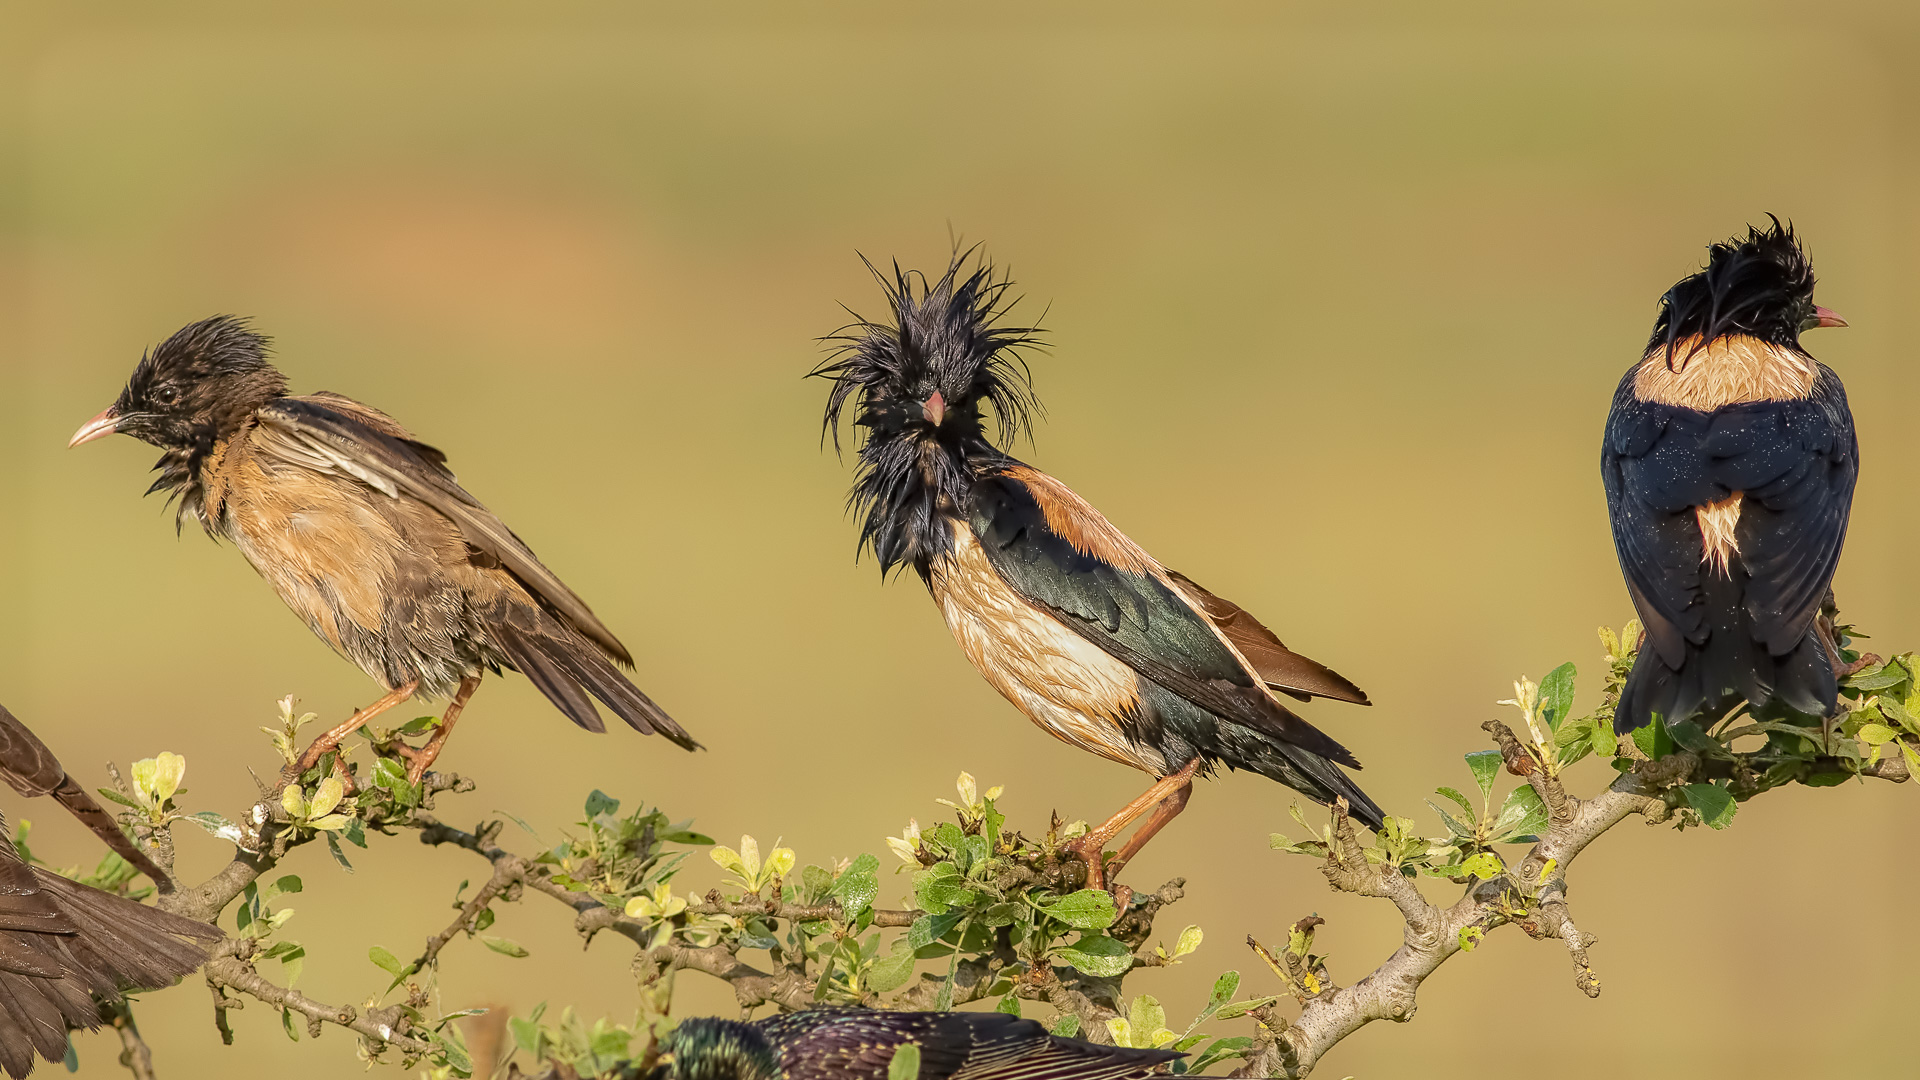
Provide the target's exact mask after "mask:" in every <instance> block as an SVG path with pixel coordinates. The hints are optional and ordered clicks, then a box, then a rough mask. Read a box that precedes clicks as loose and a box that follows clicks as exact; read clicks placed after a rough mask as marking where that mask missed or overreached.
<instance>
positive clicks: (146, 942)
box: [0, 845, 220, 1080]
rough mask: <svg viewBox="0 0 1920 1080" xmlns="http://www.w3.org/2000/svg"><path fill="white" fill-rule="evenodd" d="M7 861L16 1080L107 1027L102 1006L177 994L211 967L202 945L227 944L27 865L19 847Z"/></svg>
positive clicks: (11, 1047) (4, 1058)
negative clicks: (174, 989)
mask: <svg viewBox="0 0 1920 1080" xmlns="http://www.w3.org/2000/svg"><path fill="white" fill-rule="evenodd" d="M0 855H3V856H4V857H5V861H6V863H7V865H6V868H5V870H6V878H7V881H8V885H9V889H8V893H7V902H6V904H5V905H4V910H0V1068H4V1069H5V1070H6V1072H7V1074H8V1075H9V1076H11V1077H13V1078H14V1080H20V1078H21V1077H24V1076H26V1075H27V1073H28V1072H29V1071H30V1070H31V1069H32V1068H33V1066H34V1053H35V1051H38V1052H39V1054H40V1055H41V1056H42V1057H45V1058H47V1059H48V1060H50V1061H59V1060H60V1059H61V1058H62V1057H63V1056H65V1054H66V1049H67V1033H68V1032H70V1031H75V1030H87V1029H92V1028H95V1027H98V1026H99V1024H100V1005H101V1003H112V1002H116V1001H118V1000H119V999H120V997H121V995H123V994H126V993H128V992H131V991H136V990H157V989H160V988H161V987H165V986H171V985H173V984H174V983H175V982H177V981H179V980H180V978H181V977H182V976H185V975H187V974H189V973H190V972H192V971H193V970H194V969H196V968H198V967H199V966H200V965H201V964H204V963H206V961H207V954H206V951H205V950H204V949H203V948H202V947H201V946H200V945H198V944H195V943H194V942H213V941H218V940H219V939H220V931H218V930H216V929H214V928H213V927H211V926H208V925H207V924H205V923H201V922H195V921H194V920H192V919H186V918H182V917H181V916H178V915H172V914H169V913H167V912H164V911H161V910H159V909H158V908H151V907H147V906H145V905H143V904H137V903H134V902H133V901H131V900H127V899H124V898H122V897H118V896H113V895H111V894H108V893H104V892H101V891H100V890H98V889H94V888H90V887H88V886H85V885H82V884H80V883H79V882H77V881H69V880H68V879H66V878H63V877H61V876H60V875H58V874H54V873H51V872H49V871H46V870H42V869H39V868H38V867H28V866H25V865H23V864H21V863H20V862H19V861H18V859H19V856H18V855H17V854H16V853H15V852H14V851H13V849H12V846H11V845H5V851H4V852H3V853H0ZM22 886H25V887H24V888H22ZM182 938H188V939H191V940H184V941H183V940H181V939H182Z"/></svg>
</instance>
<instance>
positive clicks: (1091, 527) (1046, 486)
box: [1004, 465, 1161, 576]
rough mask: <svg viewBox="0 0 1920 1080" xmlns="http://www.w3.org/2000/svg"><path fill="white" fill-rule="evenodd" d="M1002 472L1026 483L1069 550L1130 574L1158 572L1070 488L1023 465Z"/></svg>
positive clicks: (1149, 559) (1137, 548)
mask: <svg viewBox="0 0 1920 1080" xmlns="http://www.w3.org/2000/svg"><path fill="white" fill-rule="evenodd" d="M1004 475H1006V476H1010V477H1012V478H1013V479H1015V480H1018V481H1020V482H1021V483H1023V484H1025V485H1026V486H1027V490H1028V491H1030V492H1032V493H1033V501H1034V502H1036V503H1038V504H1039V506H1040V512H1041V513H1042V514H1045V515H1046V518H1047V528H1049V529H1052V530H1053V531H1054V533H1055V534H1056V535H1058V536H1059V537H1060V538H1061V539H1062V540H1065V541H1066V542H1067V543H1069V544H1071V545H1073V550H1075V551H1077V552H1079V553H1081V554H1082V555H1091V556H1093V557H1094V558H1096V559H1101V560H1104V561H1106V562H1109V563H1112V564H1113V565H1114V566H1116V567H1118V568H1119V569H1121V570H1125V571H1126V572H1128V573H1130V574H1145V575H1149V576H1158V575H1159V574H1160V573H1161V569H1160V564H1159V563H1157V562H1155V561H1154V560H1153V556H1151V555H1148V554H1147V553H1146V552H1145V551H1144V550H1142V549H1141V547H1140V545H1138V544H1136V543H1134V542H1133V541H1132V540H1130V539H1128V538H1127V534H1125V533H1123V532H1121V531H1120V530H1119V529H1116V528H1114V527H1113V523H1112V522H1110V521H1108V520H1107V519H1106V518H1105V517H1103V516H1102V515H1101V513H1100V511H1098V510H1095V509H1094V508H1093V506H1092V504H1090V503H1088V502H1087V500H1085V499H1083V498H1081V497H1080V496H1078V495H1076V494H1074V493H1073V489H1072V488H1070V487H1068V486H1067V485H1065V484H1063V483H1061V482H1060V481H1058V480H1055V479H1054V478H1053V477H1051V476H1048V475H1047V474H1046V473H1043V472H1041V471H1040V470H1038V469H1035V468H1032V467H1030V466H1026V465H1015V466H1014V467H1013V468H1011V469H1008V470H1007V471H1006V473H1005V474H1004Z"/></svg>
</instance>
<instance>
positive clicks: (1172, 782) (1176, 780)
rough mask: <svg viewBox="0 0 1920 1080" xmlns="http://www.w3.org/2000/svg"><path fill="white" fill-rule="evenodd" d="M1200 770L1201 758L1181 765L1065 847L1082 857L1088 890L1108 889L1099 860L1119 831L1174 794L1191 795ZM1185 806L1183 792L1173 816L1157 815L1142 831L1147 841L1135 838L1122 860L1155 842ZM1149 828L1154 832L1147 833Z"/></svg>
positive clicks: (1168, 799)
mask: <svg viewBox="0 0 1920 1080" xmlns="http://www.w3.org/2000/svg"><path fill="white" fill-rule="evenodd" d="M1199 768H1200V758H1199V757H1198V756H1196V757H1195V758H1194V759H1193V760H1192V761H1189V762H1187V763H1186V764H1185V765H1183V766H1181V767H1180V771H1179V772H1176V773H1174V774H1173V775H1171V776H1166V777H1162V778H1161V779H1160V780H1159V781H1157V782H1156V783H1155V784H1154V785H1153V786H1152V787H1150V788H1148V789H1147V791H1146V794H1144V795H1142V796H1140V797H1139V798H1137V799H1135V800H1133V801H1132V802H1130V803H1128V804H1127V805H1125V806H1123V807H1121V808H1120V812H1119V813H1117V814H1115V815H1113V816H1112V817H1110V818H1108V819H1107V820H1106V821H1105V822H1104V823H1102V824H1101V825H1100V827H1099V828H1097V829H1094V830H1093V831H1092V832H1089V833H1088V834H1087V835H1085V836H1083V837H1081V838H1080V839H1078V840H1075V841H1073V842H1072V843H1069V844H1066V845H1064V847H1065V850H1067V851H1069V852H1072V853H1073V854H1074V855H1076V856H1078V857H1079V858H1080V861H1081V862H1084V863H1086V864H1087V888H1089V889H1104V888H1106V887H1107V885H1106V870H1105V868H1104V867H1103V866H1102V865H1101V861H1100V859H1101V855H1102V853H1103V852H1104V851H1105V850H1106V846H1107V842H1108V841H1110V840H1112V839H1113V838H1114V837H1115V836H1118V835H1120V830H1121V829H1124V828H1126V827H1127V826H1128V825H1129V824H1131V823H1132V821H1133V819H1135V818H1137V817H1139V816H1140V815H1141V814H1144V813H1146V812H1147V811H1148V810H1150V809H1152V808H1153V807H1155V806H1156V805H1158V804H1159V803H1160V802H1162V801H1163V800H1167V801H1171V799H1172V797H1173V796H1174V795H1175V793H1180V792H1191V790H1192V788H1193V774H1194V772H1195V770H1197V769H1199ZM1186 805H1187V796H1186V794H1184V793H1182V794H1180V797H1179V806H1177V807H1175V808H1174V809H1173V811H1172V812H1171V813H1167V814H1166V815H1165V818H1164V820H1162V818H1161V815H1160V814H1155V815H1154V818H1155V820H1154V821H1151V822H1148V824H1147V825H1146V826H1144V827H1143V828H1142V830H1141V831H1142V832H1145V833H1146V837H1145V838H1144V839H1143V838H1140V837H1135V838H1134V840H1133V841H1129V842H1128V843H1127V846H1126V847H1125V848H1124V849H1122V855H1123V857H1124V858H1131V857H1133V855H1134V853H1135V852H1137V851H1139V850H1140V845H1141V844H1145V843H1146V842H1147V840H1149V839H1152V837H1153V833H1155V832H1158V831H1160V827H1161V826H1162V825H1165V824H1166V823H1167V822H1168V821H1171V820H1173V817H1174V815H1175V814H1178V813H1179V812H1180V810H1181V809H1184V808H1185V807H1186ZM1156 822H1157V823H1156ZM1148 829H1151V830H1152V831H1147V830H1148Z"/></svg>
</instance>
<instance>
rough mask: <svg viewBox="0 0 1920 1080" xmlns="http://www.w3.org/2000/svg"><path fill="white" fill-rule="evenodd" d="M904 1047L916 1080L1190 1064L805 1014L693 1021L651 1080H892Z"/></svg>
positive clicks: (856, 1016)
mask: <svg viewBox="0 0 1920 1080" xmlns="http://www.w3.org/2000/svg"><path fill="white" fill-rule="evenodd" d="M906 1045H913V1046H917V1047H918V1048H919V1050H920V1080H1133V1078H1136V1077H1145V1076H1148V1075H1151V1074H1152V1073H1153V1071H1154V1069H1155V1067H1156V1066H1158V1065H1161V1064H1164V1063H1166V1062H1169V1061H1174V1060H1177V1059H1179V1058H1183V1057H1185V1056H1186V1055H1185V1054H1183V1053H1180V1052H1178V1051H1174V1050H1130V1049H1125V1048H1123V1047H1116V1046H1096V1045H1094V1044H1093V1043H1089V1042H1081V1041H1080V1040H1078V1039H1062V1038H1059V1037H1058V1036H1054V1035H1049V1034H1047V1029H1046V1028H1043V1027H1041V1026H1040V1025H1039V1024H1037V1023H1035V1022H1034V1021H1032V1020H1022V1019H1020V1018H1019V1017H1016V1016H1009V1015H1007V1014H1006V1013H997V1012H992V1013H970V1012H944V1013H940V1012H872V1011H867V1010H857V1009H809V1010H807V1011H805V1012H796V1013H787V1014H785V1015H783V1016H773V1017H769V1018H767V1019H765V1020H761V1021H759V1022H757V1023H742V1022H740V1021H737V1020H718V1019H704V1018H703V1019H695V1020H688V1021H686V1022H684V1023H682V1024H681V1025H680V1026H679V1027H677V1028H675V1029H674V1030H673V1032H672V1033H671V1034H669V1035H668V1036H667V1037H666V1039H665V1041H664V1047H663V1048H664V1050H665V1053H664V1054H663V1055H662V1063H661V1064H660V1065H659V1067H658V1068H656V1069H654V1070H653V1071H652V1072H651V1073H650V1074H649V1080H887V1076H888V1067H889V1066H890V1065H891V1064H892V1062H893V1056H894V1054H895V1053H896V1052H898V1051H899V1049H900V1047H902V1046H906Z"/></svg>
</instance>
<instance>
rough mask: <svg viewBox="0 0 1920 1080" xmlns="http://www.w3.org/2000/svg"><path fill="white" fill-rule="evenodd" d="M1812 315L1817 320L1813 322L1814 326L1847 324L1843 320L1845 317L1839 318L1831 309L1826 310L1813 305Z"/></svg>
mask: <svg viewBox="0 0 1920 1080" xmlns="http://www.w3.org/2000/svg"><path fill="white" fill-rule="evenodd" d="M1813 317H1814V319H1815V320H1817V321H1816V322H1815V323H1814V325H1815V326H1845V325H1847V320H1845V319H1843V318H1841V317H1840V316H1838V315H1835V314H1834V313H1833V312H1831V311H1828V310H1827V309H1826V308H1823V307H1815V308H1814V309H1813Z"/></svg>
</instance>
